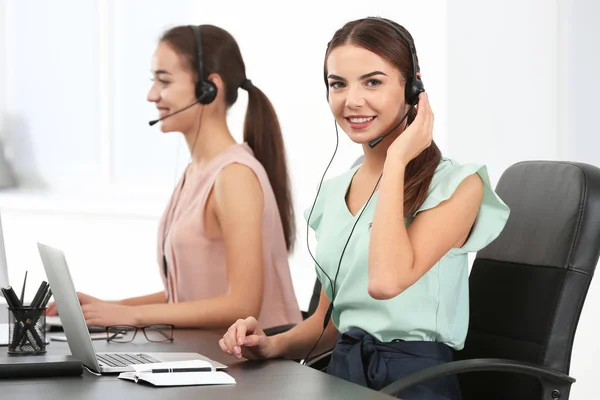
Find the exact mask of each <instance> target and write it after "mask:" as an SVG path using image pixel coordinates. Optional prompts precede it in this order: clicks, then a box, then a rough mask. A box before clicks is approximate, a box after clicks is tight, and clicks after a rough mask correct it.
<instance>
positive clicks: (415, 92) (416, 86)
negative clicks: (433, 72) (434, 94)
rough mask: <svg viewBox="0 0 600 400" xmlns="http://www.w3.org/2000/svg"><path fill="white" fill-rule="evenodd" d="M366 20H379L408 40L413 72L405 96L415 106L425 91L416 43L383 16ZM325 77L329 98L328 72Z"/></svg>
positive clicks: (407, 83)
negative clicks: (419, 73) (420, 73)
mask: <svg viewBox="0 0 600 400" xmlns="http://www.w3.org/2000/svg"><path fill="white" fill-rule="evenodd" d="M366 20H371V21H378V22H381V23H384V24H386V25H388V26H389V27H390V28H392V29H393V30H394V31H396V33H397V34H398V36H400V37H401V38H402V40H404V42H406V44H407V45H408V49H409V51H410V59H411V61H412V71H413V72H412V75H411V76H409V77H408V78H407V79H406V86H405V88H404V98H405V99H406V102H407V103H409V104H410V105H411V106H415V105H416V104H417V103H418V102H419V94H420V93H422V92H424V91H425V86H424V85H423V81H422V80H421V78H419V77H418V76H417V73H418V72H420V70H419V64H418V63H417V50H416V49H415V44H414V43H413V41H412V40H411V39H410V38H409V37H408V36H407V35H406V34H405V33H404V32H402V30H400V28H398V27H397V26H396V24H394V23H393V22H392V21H390V20H389V19H385V18H381V17H368V18H365V19H364V20H363V21H366ZM327 50H329V44H327ZM324 78H325V87H326V88H327V98H328V99H329V81H328V80H327V74H324Z"/></svg>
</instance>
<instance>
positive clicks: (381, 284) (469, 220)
mask: <svg viewBox="0 0 600 400" xmlns="http://www.w3.org/2000/svg"><path fill="white" fill-rule="evenodd" d="M482 198H483V183H482V181H481V179H480V178H479V176H478V175H477V174H473V175H471V176H469V177H467V178H465V179H464V180H463V182H462V183H461V184H460V185H459V187H458V188H457V190H456V192H455V193H454V194H453V196H452V197H451V198H450V199H448V200H446V201H444V202H442V203H441V204H439V205H438V206H437V207H435V208H433V209H430V210H427V211H424V212H421V213H419V214H418V215H417V217H416V218H415V220H414V221H413V222H412V224H411V225H410V227H409V228H408V229H406V225H405V222H404V212H403V207H402V205H403V204H404V165H398V164H396V165H394V164H386V168H385V169H384V173H383V179H382V184H381V187H380V193H379V198H378V200H377V208H376V210H375V215H374V218H373V228H372V231H371V242H370V247H369V294H370V295H371V296H372V297H373V298H375V299H380V300H383V299H390V298H392V297H395V296H397V295H398V294H400V293H402V292H403V291H404V290H406V289H407V288H409V287H410V286H411V285H412V284H414V283H415V282H416V281H417V280H419V278H421V277H422V276H423V275H424V274H425V273H427V271H429V270H430V269H431V268H432V267H433V266H434V265H435V264H436V263H437V262H438V261H439V260H440V259H441V258H442V257H443V256H444V254H446V253H447V252H448V251H450V249H452V248H453V247H461V246H462V245H463V244H464V242H465V241H466V239H467V238H468V235H469V232H470V230H471V227H472V226H473V223H474V222H475V218H476V217H477V213H478V211H479V206H480V204H481V200H482Z"/></svg>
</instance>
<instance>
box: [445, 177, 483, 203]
mask: <svg viewBox="0 0 600 400" xmlns="http://www.w3.org/2000/svg"><path fill="white" fill-rule="evenodd" d="M482 199H483V181H482V180H481V177H480V176H479V175H478V174H471V175H469V176H467V177H466V178H465V179H463V181H462V182H461V183H460V184H459V185H458V188H456V191H455V192H454V194H453V195H452V198H451V201H452V200H453V201H454V202H457V203H458V202H460V203H462V204H464V205H479V204H480V203H481V200H482Z"/></svg>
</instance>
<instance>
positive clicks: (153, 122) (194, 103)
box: [148, 100, 198, 126]
mask: <svg viewBox="0 0 600 400" xmlns="http://www.w3.org/2000/svg"><path fill="white" fill-rule="evenodd" d="M196 103H198V100H196V101H194V102H193V103H192V104H190V105H189V106H187V107H184V108H182V109H181V110H177V111H175V112H172V113H171V114H167V115H165V116H164V117H160V118H159V119H154V120H152V121H149V122H148V125H150V126H153V125H155V124H156V123H158V122H160V121H162V120H164V119H167V118H169V117H171V116H173V115H175V114H179V113H180V112H183V111H185V110H187V109H188V108H190V107H193V106H195V105H196Z"/></svg>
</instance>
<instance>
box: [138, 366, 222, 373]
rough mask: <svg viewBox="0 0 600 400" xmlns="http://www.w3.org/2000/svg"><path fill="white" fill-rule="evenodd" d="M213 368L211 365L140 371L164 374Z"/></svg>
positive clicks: (206, 370) (205, 370) (210, 369)
mask: <svg viewBox="0 0 600 400" xmlns="http://www.w3.org/2000/svg"><path fill="white" fill-rule="evenodd" d="M212 370H213V369H212V368H211V367H200V368H158V369H151V370H146V371H140V372H139V373H140V374H141V373H151V374H163V373H171V372H210V371H212Z"/></svg>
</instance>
